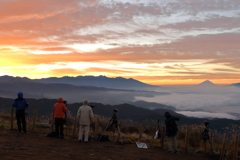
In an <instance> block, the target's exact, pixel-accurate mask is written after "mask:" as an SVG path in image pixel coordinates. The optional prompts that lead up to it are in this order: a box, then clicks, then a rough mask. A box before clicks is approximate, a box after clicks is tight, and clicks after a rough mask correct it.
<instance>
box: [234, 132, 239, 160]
mask: <svg viewBox="0 0 240 160" xmlns="http://www.w3.org/2000/svg"><path fill="white" fill-rule="evenodd" d="M237 159H238V136H236V137H235V142H234V152H233V160H237Z"/></svg>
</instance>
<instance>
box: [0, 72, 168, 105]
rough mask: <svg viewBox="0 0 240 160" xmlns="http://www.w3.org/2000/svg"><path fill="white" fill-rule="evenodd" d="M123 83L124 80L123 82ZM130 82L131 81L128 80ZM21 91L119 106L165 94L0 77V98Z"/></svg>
mask: <svg viewBox="0 0 240 160" xmlns="http://www.w3.org/2000/svg"><path fill="white" fill-rule="evenodd" d="M124 81H125V80H124ZM130 81H132V80H130ZM19 91H22V92H23V93H24V96H25V97H29V98H50V99H54V98H58V97H63V98H64V99H67V100H68V101H69V102H71V103H74V102H82V101H83V100H84V99H88V100H89V101H91V102H99V103H104V104H121V103H126V102H129V101H134V97H135V96H141V97H142V96H143V97H153V96H155V95H163V94H167V93H163V92H154V91H144V90H126V89H111V88H104V87H95V86H78V85H72V84H65V83H42V82H38V81H35V80H31V79H28V78H19V77H17V78H12V77H7V76H4V77H0V96H1V97H5V98H12V97H16V94H17V93H18V92H19Z"/></svg>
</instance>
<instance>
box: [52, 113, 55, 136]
mask: <svg viewBox="0 0 240 160" xmlns="http://www.w3.org/2000/svg"><path fill="white" fill-rule="evenodd" d="M54 123H55V118H54V111H53V113H52V124H51V131H52V132H53V131H54Z"/></svg>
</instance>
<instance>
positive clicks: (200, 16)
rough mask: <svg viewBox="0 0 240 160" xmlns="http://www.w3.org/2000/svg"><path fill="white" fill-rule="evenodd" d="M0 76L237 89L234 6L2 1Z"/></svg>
mask: <svg viewBox="0 0 240 160" xmlns="http://www.w3.org/2000/svg"><path fill="white" fill-rule="evenodd" d="M0 32H1V34H0V76H2V75H10V76H21V77H29V78H32V79H34V78H46V77H53V76H54V77H62V76H73V77H75V76H85V75H93V76H100V75H104V76H107V77H124V78H133V79H136V80H139V81H141V82H144V83H148V84H154V85H179V84H189V85H191V84H198V83H201V82H202V81H204V80H211V81H212V82H213V83H216V84H232V83H240V1H239V0H87V1H86V0H0Z"/></svg>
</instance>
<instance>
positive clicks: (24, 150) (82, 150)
mask: <svg viewBox="0 0 240 160" xmlns="http://www.w3.org/2000/svg"><path fill="white" fill-rule="evenodd" d="M47 133H48V130H47V129H45V130H41V131H38V132H35V133H27V134H19V133H17V131H10V130H0V157H1V159H4V160H36V159H39V160H43V159H51V160H66V159H71V160H79V159H89V160H133V159H134V160H159V159H162V160H216V158H213V157H210V156H209V155H204V154H196V153H194V154H184V153H183V152H179V153H177V154H169V153H167V152H166V148H165V149H160V148H159V147H158V146H152V145H151V144H147V145H148V147H149V148H148V149H139V148H137V147H136V144H135V143H125V144H123V145H122V144H118V143H116V142H113V141H109V142H98V141H94V140H93V141H91V142H90V143H79V142H77V139H76V138H74V139H73V138H71V137H66V138H65V139H57V138H49V137H46V134H47Z"/></svg>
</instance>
